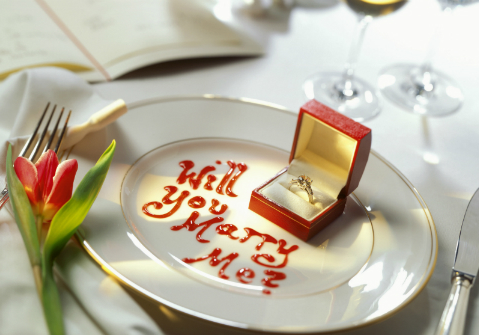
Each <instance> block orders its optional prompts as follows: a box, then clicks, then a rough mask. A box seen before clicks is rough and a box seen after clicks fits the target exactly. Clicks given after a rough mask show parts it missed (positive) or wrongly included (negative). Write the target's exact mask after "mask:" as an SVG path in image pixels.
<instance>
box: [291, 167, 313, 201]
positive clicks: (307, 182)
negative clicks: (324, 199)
mask: <svg viewBox="0 0 479 335" xmlns="http://www.w3.org/2000/svg"><path fill="white" fill-rule="evenodd" d="M312 182H313V181H312V180H311V178H309V177H308V176H305V175H304V174H302V175H301V176H299V177H298V179H292V180H291V181H290V182H289V183H290V184H291V185H290V186H289V188H288V190H290V189H291V186H293V185H297V186H298V187H299V188H300V189H302V190H303V191H306V193H308V197H309V202H310V203H311V204H313V190H312V189H311V183H312Z"/></svg>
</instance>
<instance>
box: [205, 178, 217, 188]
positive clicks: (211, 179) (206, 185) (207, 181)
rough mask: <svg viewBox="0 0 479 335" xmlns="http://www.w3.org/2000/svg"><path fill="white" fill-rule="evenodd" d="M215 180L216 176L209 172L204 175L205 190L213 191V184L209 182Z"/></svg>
mask: <svg viewBox="0 0 479 335" xmlns="http://www.w3.org/2000/svg"><path fill="white" fill-rule="evenodd" d="M215 181H216V177H215V176H213V175H212V174H209V175H208V176H207V177H206V183H205V190H208V191H213V186H212V185H211V183H213V182H215Z"/></svg>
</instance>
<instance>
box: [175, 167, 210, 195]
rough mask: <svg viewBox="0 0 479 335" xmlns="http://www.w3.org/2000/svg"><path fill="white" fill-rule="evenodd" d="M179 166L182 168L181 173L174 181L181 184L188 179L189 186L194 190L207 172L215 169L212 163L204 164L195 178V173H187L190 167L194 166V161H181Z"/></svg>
mask: <svg viewBox="0 0 479 335" xmlns="http://www.w3.org/2000/svg"><path fill="white" fill-rule="evenodd" d="M180 166H181V167H182V168H183V171H182V172H181V174H180V176H179V177H178V179H177V180H176V182H177V183H178V184H180V185H181V184H184V183H185V182H186V181H187V180H188V181H189V183H190V186H191V187H192V188H193V189H194V190H196V189H198V187H200V185H201V181H202V179H203V177H204V176H205V175H206V174H207V173H209V172H211V171H214V170H216V168H215V167H214V166H212V165H208V166H205V167H204V168H203V169H201V171H200V173H199V174H198V176H197V177H196V178H195V176H196V173H194V172H191V173H190V174H188V172H189V171H190V169H191V168H193V167H194V166H195V163H193V162H192V161H181V162H180Z"/></svg>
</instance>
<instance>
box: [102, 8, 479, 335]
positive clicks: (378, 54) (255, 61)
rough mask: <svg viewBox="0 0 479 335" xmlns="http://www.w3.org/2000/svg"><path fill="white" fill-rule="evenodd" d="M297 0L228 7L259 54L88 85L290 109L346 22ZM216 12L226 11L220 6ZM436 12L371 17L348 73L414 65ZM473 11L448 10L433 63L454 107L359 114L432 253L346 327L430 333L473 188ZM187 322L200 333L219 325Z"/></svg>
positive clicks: (478, 295)
mask: <svg viewBox="0 0 479 335" xmlns="http://www.w3.org/2000/svg"><path fill="white" fill-rule="evenodd" d="M226 2H227V1H226ZM298 2H299V1H298ZM301 3H303V4H305V5H306V4H310V6H309V7H308V6H296V7H294V8H293V9H292V11H291V12H290V13H289V15H285V16H284V17H282V18H281V17H276V18H273V17H268V18H262V19H260V18H258V19H254V18H250V17H247V16H244V15H241V13H237V16H236V20H239V21H240V22H241V23H242V25H243V27H244V29H245V30H247V31H249V33H251V34H253V36H254V37H255V38H256V39H258V40H260V41H262V42H263V45H265V48H266V55H265V56H263V57H259V58H239V59H230V58H223V59H202V60H189V61H180V62H172V63H168V64H159V65H155V66H152V67H149V68H145V69H141V70H139V71H135V72H133V73H131V74H129V75H127V76H126V77H124V78H121V79H119V80H116V81H114V82H111V83H103V84H99V85H97V88H98V90H99V91H100V92H101V93H103V94H104V95H105V96H106V97H110V96H111V97H117V96H119V97H122V98H123V99H125V100H126V101H127V104H128V103H129V102H134V101H137V100H141V99H146V98H152V97H156V96H168V95H178V94H204V93H211V94H218V95H225V96H232V97H248V98H254V99H259V100H264V101H269V102H273V103H276V104H279V105H283V106H285V107H287V108H289V109H291V110H293V111H298V110H299V107H300V106H301V104H302V103H303V102H304V101H305V100H304V96H303V93H302V90H301V85H302V83H303V81H304V80H305V78H306V77H308V76H309V75H310V74H312V73H314V72H316V71H331V70H342V68H343V66H344V62H345V61H346V59H347V54H348V51H349V46H350V42H351V37H352V35H353V30H354V26H355V22H356V20H355V16H354V14H353V13H352V12H351V11H350V10H349V9H348V8H347V7H346V6H345V5H344V3H336V2H335V1H319V0H317V1H302V2H301ZM315 4H316V6H315ZM321 4H334V5H332V6H329V5H325V6H321ZM218 13H224V14H223V16H224V17H225V18H227V17H228V11H224V12H223V11H221V10H218ZM439 14H440V7H439V4H438V3H437V2H436V1H434V0H415V1H411V2H409V3H408V4H406V6H404V7H403V8H402V9H401V10H399V11H398V12H396V13H394V14H392V15H389V16H385V17H382V18H379V19H377V20H376V21H374V22H372V24H371V26H370V27H369V28H368V31H367V32H366V37H365V40H364V45H363V48H362V51H361V55H360V58H359V63H358V70H357V74H358V76H360V77H362V78H363V79H365V80H367V81H369V82H371V83H376V81H377V76H378V73H379V72H380V70H382V69H383V68H385V67H387V66H389V65H392V64H396V63H421V62H422V61H423V60H424V59H425V57H426V53H427V50H428V47H429V41H430V40H431V38H432V36H433V30H434V29H433V28H434V22H436V20H437V19H439V16H440V15H439ZM478 14H479V4H473V5H469V6H466V7H464V8H458V9H457V10H456V11H455V13H454V16H453V17H452V20H451V22H450V26H449V28H448V29H446V33H445V34H444V35H443V36H442V37H441V41H440V45H439V47H438V51H437V54H436V56H435V57H434V62H433V64H434V65H435V66H436V68H438V69H440V70H442V71H443V72H445V73H447V74H448V75H449V76H451V77H453V78H454V79H456V81H457V82H458V83H459V84H460V85H461V87H462V89H463V91H464V95H465V101H464V105H463V107H462V108H461V110H460V111H459V112H457V113H455V114H453V115H450V116H447V117H442V118H430V119H422V118H421V117H419V116H418V115H414V114H411V113H407V112H405V111H403V110H401V109H400V108H398V107H396V106H395V105H393V104H392V103H390V102H388V101H386V100H385V99H384V98H382V99H381V100H382V102H383V109H382V112H381V114H380V115H379V116H378V117H377V118H375V119H373V120H370V121H367V122H365V125H367V126H368V127H370V128H372V129H373V144H372V147H373V149H374V150H376V151H378V152H379V153H380V154H381V155H383V156H384V157H385V158H386V159H388V160H389V161H390V162H391V163H392V164H393V165H395V166H396V167H397V168H398V169H399V170H400V171H401V172H402V173H403V174H404V175H405V176H406V177H407V178H408V179H409V180H410V181H411V182H412V184H413V185H415V186H416V188H417V190H418V191H419V193H420V194H421V195H422V197H423V198H424V199H425V201H426V203H427V205H428V206H429V209H430V211H431V213H432V215H433V218H434V221H435V224H436V227H437V234H438V243H439V253H438V258H437V264H436V269H435V271H434V273H433V275H432V277H431V279H430V281H429V284H428V285H427V286H426V288H425V289H424V290H423V291H422V293H421V294H420V295H419V296H418V297H417V298H416V299H415V300H414V301H413V302H412V303H411V304H409V305H408V306H407V307H406V308H404V309H403V310H401V311H399V312H398V313H397V314H396V315H394V316H393V317H391V318H389V319H388V320H386V321H384V322H382V323H379V324H376V325H373V326H369V327H366V328H364V329H360V330H357V331H353V332H348V334H374V335H379V334H381V335H382V334H398V335H399V334H401V335H402V334H432V333H433V332H434V329H435V327H436V324H437V322H438V320H439V318H440V315H441V313H442V309H443V307H444V305H445V302H446V298H447V295H448V293H449V287H450V274H451V266H452V262H453V257H454V251H455V245H456V240H457V237H458V234H459V230H460V227H461V223H462V219H463V216H464V212H465V210H466V207H467V204H468V202H469V199H470V198H471V196H472V194H473V193H474V191H475V190H476V188H477V187H479V169H478V167H479V136H478V133H479V131H478V129H479V95H478V94H477V92H476V90H477V89H478V88H479V62H478V61H477V55H478V54H479V45H478V44H477V43H476V40H477V37H476V32H477V30H478V29H479V27H478V25H477V20H476V17H477V15H478ZM428 152H430V153H431V154H434V155H436V156H437V158H438V163H437V164H430V163H427V162H426V161H425V160H424V159H423V156H424V154H425V153H428ZM187 319H188V318H187ZM188 320H189V322H190V324H193V325H197V326H198V327H200V328H198V329H202V330H204V331H205V332H208V331H213V330H215V331H218V329H221V328H218V327H217V326H214V325H211V324H208V323H203V322H200V321H197V320H193V319H188ZM175 329H176V330H175V332H174V333H179V334H187V333H188V332H187V331H186V330H184V329H185V328H182V327H180V328H175ZM219 333H227V332H221V331H219ZM230 333H232V334H236V333H240V332H239V331H236V330H234V331H233V330H230ZM477 333H479V285H478V286H475V287H473V289H472V292H471V299H470V304H469V311H468V318H467V324H466V334H477Z"/></svg>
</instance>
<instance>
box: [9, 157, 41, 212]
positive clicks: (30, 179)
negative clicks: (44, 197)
mask: <svg viewBox="0 0 479 335" xmlns="http://www.w3.org/2000/svg"><path fill="white" fill-rule="evenodd" d="M13 168H14V169H15V173H16V174H17V176H18V179H20V181H21V182H22V184H23V188H24V189H25V192H26V193H27V196H28V199H29V200H30V203H31V205H32V207H33V208H34V211H35V210H36V211H37V212H38V208H37V206H38V201H39V200H40V194H39V191H40V190H39V188H38V173H37V168H36V167H35V165H34V164H33V163H32V162H30V161H29V160H28V159H26V158H24V157H18V158H17V159H16V160H15V164H14V166H13Z"/></svg>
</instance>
